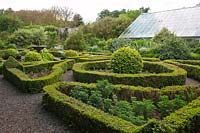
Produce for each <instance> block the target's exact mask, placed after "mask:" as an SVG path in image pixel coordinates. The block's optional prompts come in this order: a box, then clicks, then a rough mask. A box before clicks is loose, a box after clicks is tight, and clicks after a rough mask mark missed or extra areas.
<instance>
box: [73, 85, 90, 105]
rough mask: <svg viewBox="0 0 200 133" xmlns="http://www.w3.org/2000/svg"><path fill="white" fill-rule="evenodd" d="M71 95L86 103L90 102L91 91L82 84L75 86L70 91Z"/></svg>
mask: <svg viewBox="0 0 200 133" xmlns="http://www.w3.org/2000/svg"><path fill="white" fill-rule="evenodd" d="M70 96H72V97H74V98H76V99H78V100H81V101H83V102H84V103H87V102H88V98H89V93H88V90H86V89H83V88H81V87H80V86H75V87H74V88H73V89H72V90H71V91H70Z"/></svg>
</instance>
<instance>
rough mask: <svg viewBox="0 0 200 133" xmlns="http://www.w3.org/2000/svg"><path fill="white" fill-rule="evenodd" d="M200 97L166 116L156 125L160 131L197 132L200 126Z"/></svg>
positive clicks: (157, 130) (166, 132) (163, 132)
mask: <svg viewBox="0 0 200 133" xmlns="http://www.w3.org/2000/svg"><path fill="white" fill-rule="evenodd" d="M199 121H200V97H198V98H197V99H196V100H193V101H192V102H191V103H189V104H188V105H186V106H184V107H183V108H180V109H178V110H177V111H175V112H174V113H171V114H170V115H169V116H167V117H166V118H164V120H162V121H161V122H160V123H159V124H157V125H156V126H155V127H156V128H155V129H156V130H155V131H156V132H158V133H197V132H199V127H200V123H199Z"/></svg>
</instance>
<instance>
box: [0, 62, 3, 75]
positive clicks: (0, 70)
mask: <svg viewBox="0 0 200 133" xmlns="http://www.w3.org/2000/svg"><path fill="white" fill-rule="evenodd" d="M2 72H3V62H1V61H0V74H2Z"/></svg>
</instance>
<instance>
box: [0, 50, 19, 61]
mask: <svg viewBox="0 0 200 133" xmlns="http://www.w3.org/2000/svg"><path fill="white" fill-rule="evenodd" d="M18 55H19V52H18V50H16V49H11V48H10V49H7V50H5V53H4V55H3V59H8V57H9V56H12V57H14V58H16V57H17V56H18Z"/></svg>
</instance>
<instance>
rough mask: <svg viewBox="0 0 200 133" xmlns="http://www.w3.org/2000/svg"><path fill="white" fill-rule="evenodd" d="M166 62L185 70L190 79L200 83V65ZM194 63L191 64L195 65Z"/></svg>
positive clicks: (173, 61)
mask: <svg viewBox="0 0 200 133" xmlns="http://www.w3.org/2000/svg"><path fill="white" fill-rule="evenodd" d="M164 62H166V63H169V64H173V65H176V66H178V67H181V68H183V69H185V70H186V71H187V75H188V77H190V78H193V79H196V80H198V81H200V65H191V64H182V63H180V62H177V61H175V60H165V61H164ZM194 62H196V61H194ZM194 62H191V63H194ZM185 63H189V62H188V61H187V62H186V61H185Z"/></svg>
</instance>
